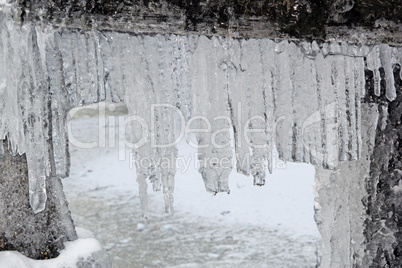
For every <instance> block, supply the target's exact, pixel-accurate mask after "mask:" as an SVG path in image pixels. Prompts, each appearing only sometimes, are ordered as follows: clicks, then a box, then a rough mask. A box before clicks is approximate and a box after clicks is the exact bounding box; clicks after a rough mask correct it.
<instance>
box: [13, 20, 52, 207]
mask: <svg viewBox="0 0 402 268" xmlns="http://www.w3.org/2000/svg"><path fill="white" fill-rule="evenodd" d="M22 37H23V38H27V39H28V40H27V46H26V47H27V51H26V54H25V55H26V56H27V58H23V59H22V72H23V73H22V76H21V78H20V80H19V81H20V83H22V85H21V87H20V88H21V89H22V92H21V95H20V101H21V100H22V99H23V101H22V105H24V107H21V109H22V110H24V112H23V124H24V129H25V138H26V155H27V162H28V178H29V202H30V205H31V207H32V209H33V211H34V212H35V213H38V212H41V211H43V210H44V209H45V205H46V199H47V194H46V178H47V177H49V176H50V165H49V148H48V144H47V140H48V139H49V128H48V126H49V122H48V113H49V108H48V94H49V92H48V88H49V84H48V79H47V76H46V75H45V74H46V71H45V69H44V68H45V66H42V60H41V55H40V51H39V47H38V40H37V34H36V30H35V28H33V27H32V28H31V29H30V31H29V32H28V34H27V35H25V34H24V35H23V36H22ZM24 91H25V92H24Z"/></svg>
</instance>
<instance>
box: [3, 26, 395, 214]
mask: <svg viewBox="0 0 402 268" xmlns="http://www.w3.org/2000/svg"><path fill="white" fill-rule="evenodd" d="M0 23H1V38H0V140H1V139H5V138H6V136H7V137H8V141H9V142H10V146H9V148H11V151H12V153H13V154H23V153H26V155H27V159H28V166H29V189H30V190H29V194H30V204H31V206H32V208H33V209H34V211H35V212H40V211H42V210H43V209H44V207H45V203H46V190H45V182H46V177H48V176H50V175H54V176H60V177H66V176H68V173H69V164H70V163H69V158H68V157H69V154H68V146H67V144H68V137H67V134H66V114H67V112H68V111H69V110H70V109H71V108H73V107H76V106H80V105H85V104H89V103H94V102H99V101H102V100H104V99H105V97H106V94H110V95H111V98H112V99H113V101H116V102H119V101H124V102H125V103H127V105H128V108H129V113H130V115H131V116H134V117H135V118H142V119H143V122H145V123H148V124H147V125H148V126H150V127H149V128H148V129H146V128H144V127H143V126H142V125H141V122H140V121H138V120H137V121H136V123H133V125H132V127H133V128H132V133H133V135H132V136H133V137H132V139H133V142H138V141H141V146H139V147H137V148H135V149H134V152H135V157H136V158H137V160H141V159H143V158H148V159H152V160H154V161H151V163H153V164H150V165H148V166H146V167H144V166H140V165H138V166H137V180H138V183H139V187H140V192H141V196H142V207H143V210H144V211H146V210H147V201H146V189H147V180H149V181H150V182H151V183H152V184H153V188H154V190H160V189H162V190H163V193H164V196H165V201H166V210H167V211H173V207H172V204H173V190H174V175H175V165H174V164H170V165H167V167H166V166H161V165H158V164H155V163H160V161H158V160H160V159H162V158H168V159H170V161H171V162H172V163H174V162H175V161H176V157H177V149H176V147H175V146H174V145H172V146H166V147H163V146H162V147H161V146H159V147H158V146H157V147H155V146H152V144H151V141H152V139H153V140H154V141H155V142H156V143H157V144H169V143H173V141H174V140H175V139H176V138H175V137H176V136H175V128H176V126H175V122H176V121H175V118H174V113H177V112H176V111H175V110H174V109H171V108H169V107H176V109H178V110H179V111H180V112H181V113H182V114H183V115H184V119H185V121H186V122H185V123H186V124H188V125H190V126H191V129H203V130H204V131H197V133H196V135H195V136H196V140H197V142H198V144H199V156H198V157H199V160H200V163H201V165H200V170H199V171H200V173H201V175H202V178H203V180H204V182H205V186H206V189H207V190H208V191H211V192H215V193H216V192H229V187H228V176H229V173H230V171H231V169H232V166H231V164H230V163H231V160H232V158H233V155H232V151H231V148H230V139H231V137H230V133H229V128H233V131H234V139H235V140H234V142H235V153H236V156H235V157H236V160H237V170H238V172H241V173H244V174H251V175H253V176H254V183H255V184H256V185H263V184H264V177H265V170H266V167H267V166H268V168H269V170H270V171H272V161H271V158H270V157H271V152H272V148H273V146H274V143H275V145H276V147H277V149H278V151H279V154H280V157H281V159H283V160H286V161H298V162H309V163H313V164H316V165H321V166H324V167H326V168H331V167H335V166H336V165H337V164H338V161H347V160H354V159H358V158H359V155H360V148H361V133H360V131H361V130H360V126H361V121H360V120H361V119H360V118H361V110H360V103H361V98H362V97H363V95H364V94H365V92H364V88H365V87H364V84H365V73H364V70H365V68H366V69H369V70H372V71H373V73H374V79H375V94H377V95H380V86H379V84H380V81H381V77H380V69H381V68H383V70H384V73H385V77H384V79H385V83H386V97H387V98H388V99H389V100H393V99H394V98H395V96H396V92H395V87H394V84H393V81H394V80H393V79H394V78H393V64H396V63H399V64H401V63H402V49H401V48H393V47H390V46H388V45H380V46H374V47H368V46H364V45H362V46H356V45H348V44H346V43H336V42H334V43H328V44H322V45H318V44H317V43H315V42H313V43H307V42H305V43H301V44H297V45H296V44H295V43H289V42H288V41H282V42H278V43H276V42H274V41H272V40H268V39H261V40H256V39H250V40H239V39H231V38H225V37H212V38H208V37H204V36H176V35H156V36H142V35H130V34H125V33H113V32H96V31H94V32H81V31H78V30H77V31H75V30H67V29H64V30H60V29H59V30H55V29H42V28H38V27H35V26H30V25H25V26H23V27H16V26H15V25H14V24H13V23H12V22H10V21H8V20H5V19H0ZM153 104H164V106H163V107H159V108H158V109H154V112H155V118H156V120H155V122H154V126H155V127H152V126H153V124H151V122H150V120H151V108H152V105H153ZM167 105H171V106H169V107H167ZM201 119H202V120H201ZM143 131H145V133H148V134H149V135H146V137H145V138H144V137H143ZM245 132H246V135H244V133H245ZM1 144H2V143H1V142H0V146H1ZM2 150H3V148H0V157H1V152H2ZM49 152H50V153H49ZM208 159H215V160H214V161H208ZM222 161H225V163H226V164H225V165H222ZM52 166H53V167H55V168H52Z"/></svg>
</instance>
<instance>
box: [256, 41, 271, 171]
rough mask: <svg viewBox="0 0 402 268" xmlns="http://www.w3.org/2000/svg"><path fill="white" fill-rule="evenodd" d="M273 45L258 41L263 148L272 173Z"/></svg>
mask: <svg viewBox="0 0 402 268" xmlns="http://www.w3.org/2000/svg"><path fill="white" fill-rule="evenodd" d="M274 49H275V43H274V42H273V41H271V40H269V39H262V40H260V47H259V50H260V53H261V59H260V60H261V63H262V72H263V75H262V80H263V83H262V84H263V99H264V105H265V111H264V117H265V120H266V139H267V140H266V141H267V145H266V148H265V153H266V160H267V161H268V170H269V172H270V173H272V170H273V166H272V151H273V147H274V139H275V133H274V125H275V118H274V106H275V103H274V102H275V99H274V92H273V85H274V79H273V76H274V69H275V62H274V60H275V51H274Z"/></svg>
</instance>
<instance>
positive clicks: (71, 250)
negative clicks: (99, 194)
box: [0, 228, 112, 268]
mask: <svg viewBox="0 0 402 268" xmlns="http://www.w3.org/2000/svg"><path fill="white" fill-rule="evenodd" d="M76 231H77V234H78V237H79V239H77V240H75V241H72V242H65V243H64V245H65V249H63V250H61V252H60V255H59V256H58V257H57V258H55V259H51V260H33V259H30V258H28V257H26V256H24V255H22V254H21V253H19V252H16V251H5V252H0V267H7V268H54V267H64V268H76V267H77V268H82V267H85V268H95V267H96V268H111V267H112V261H111V260H110V257H109V255H108V254H107V253H106V252H105V251H104V250H103V249H102V247H101V245H100V244H99V242H98V241H97V240H96V239H94V238H93V235H92V233H91V232H89V231H87V230H85V229H82V228H76Z"/></svg>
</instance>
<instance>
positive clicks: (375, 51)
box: [367, 44, 401, 101]
mask: <svg viewBox="0 0 402 268" xmlns="http://www.w3.org/2000/svg"><path fill="white" fill-rule="evenodd" d="M398 50H400V48H399V49H398V48H392V47H390V46H389V45H387V44H381V45H378V46H374V47H373V48H372V49H371V51H370V52H369V53H368V55H367V68H368V69H369V70H371V71H373V75H374V93H375V95H377V96H380V95H381V92H380V90H381V85H380V83H381V77H380V68H383V70H384V80H385V84H386V92H385V96H386V97H387V99H388V100H390V101H393V100H394V99H395V98H396V88H395V84H394V75H393V65H394V64H395V63H398V61H399V64H400V63H401V62H400V53H395V51H398ZM398 54H399V56H398Z"/></svg>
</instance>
